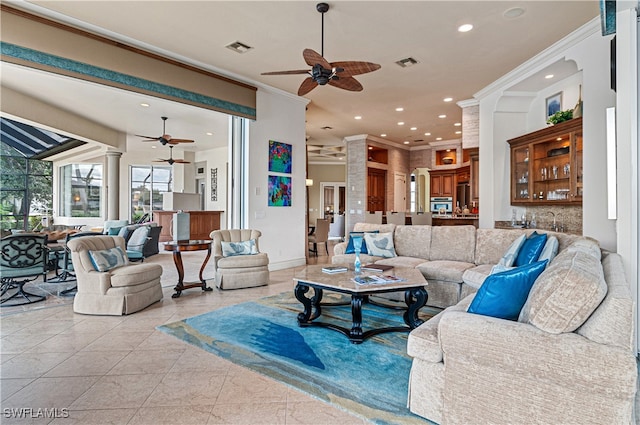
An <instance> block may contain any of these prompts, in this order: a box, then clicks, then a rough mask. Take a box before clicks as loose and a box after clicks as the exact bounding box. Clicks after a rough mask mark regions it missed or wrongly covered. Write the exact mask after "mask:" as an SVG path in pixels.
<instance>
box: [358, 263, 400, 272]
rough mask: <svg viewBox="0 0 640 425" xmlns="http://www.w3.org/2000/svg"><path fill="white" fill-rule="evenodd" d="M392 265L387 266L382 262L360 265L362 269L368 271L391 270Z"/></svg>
mask: <svg viewBox="0 0 640 425" xmlns="http://www.w3.org/2000/svg"><path fill="white" fill-rule="evenodd" d="M392 268H393V266H387V265H384V264H373V263H372V264H366V265H364V266H362V270H367V271H370V272H386V271H387V270H391V269H392Z"/></svg>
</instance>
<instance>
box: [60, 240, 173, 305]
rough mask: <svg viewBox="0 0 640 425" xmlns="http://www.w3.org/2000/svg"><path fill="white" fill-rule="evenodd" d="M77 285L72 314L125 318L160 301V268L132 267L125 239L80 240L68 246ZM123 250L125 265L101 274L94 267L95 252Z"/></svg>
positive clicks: (70, 242)
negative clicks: (114, 249)
mask: <svg viewBox="0 0 640 425" xmlns="http://www.w3.org/2000/svg"><path fill="white" fill-rule="evenodd" d="M67 247H68V248H69V251H70V252H71V260H72V262H73V269H74V271H75V274H76V278H77V282H78V293H77V294H76V296H75V299H74V300H73V311H75V312H76V313H82V314H106V315H115V316H119V315H123V314H131V313H135V312H136V311H139V310H142V309H143V308H145V307H147V306H149V305H151V304H153V303H155V302H156V301H160V300H161V299H162V286H161V285H160V276H161V275H162V266H160V265H159V264H135V265H134V264H130V263H129V262H128V260H127V259H126V246H125V243H124V238H122V237H120V236H107V235H105V236H92V237H90V238H77V239H73V240H70V241H69V243H68V244H67ZM115 247H120V249H121V250H122V252H124V253H125V254H124V265H120V266H116V267H114V268H111V269H109V270H107V271H103V272H100V271H98V270H97V269H96V266H95V265H94V261H95V258H94V259H93V260H92V255H91V254H90V252H89V251H93V252H94V255H95V252H97V251H101V252H105V250H109V249H112V248H115Z"/></svg>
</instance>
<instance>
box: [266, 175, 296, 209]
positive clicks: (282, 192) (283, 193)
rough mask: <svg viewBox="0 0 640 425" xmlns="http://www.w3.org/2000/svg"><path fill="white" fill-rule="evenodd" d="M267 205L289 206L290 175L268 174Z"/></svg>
mask: <svg viewBox="0 0 640 425" xmlns="http://www.w3.org/2000/svg"><path fill="white" fill-rule="evenodd" d="M268 195H269V206H270V207H290V206H291V177H283V176H269V192H268Z"/></svg>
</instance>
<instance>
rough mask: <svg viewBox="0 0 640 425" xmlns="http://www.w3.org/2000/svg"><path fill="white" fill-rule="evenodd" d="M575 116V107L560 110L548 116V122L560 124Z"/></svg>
mask: <svg viewBox="0 0 640 425" xmlns="http://www.w3.org/2000/svg"><path fill="white" fill-rule="evenodd" d="M572 118H573V109H567V110H566V111H558V112H556V113H555V114H553V115H551V116H549V118H547V124H551V125H554V124H558V123H561V122H564V121H569V120H570V119H572Z"/></svg>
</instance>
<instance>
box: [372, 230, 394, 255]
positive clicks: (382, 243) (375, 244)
mask: <svg viewBox="0 0 640 425" xmlns="http://www.w3.org/2000/svg"><path fill="white" fill-rule="evenodd" d="M364 240H365V243H366V245H367V250H368V251H369V254H371V255H375V256H379V257H384V258H390V257H395V256H396V250H395V248H394V247H393V233H391V232H388V233H365V234H364Z"/></svg>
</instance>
